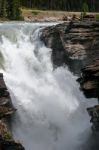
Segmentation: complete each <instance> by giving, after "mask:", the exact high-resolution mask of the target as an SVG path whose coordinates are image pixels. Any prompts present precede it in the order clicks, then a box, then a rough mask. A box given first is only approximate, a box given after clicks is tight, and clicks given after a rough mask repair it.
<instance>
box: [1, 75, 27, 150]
mask: <svg viewBox="0 0 99 150" xmlns="http://www.w3.org/2000/svg"><path fill="white" fill-rule="evenodd" d="M15 111H16V109H15V108H14V107H13V106H12V103H11V98H10V94H9V92H8V90H7V87H6V85H5V82H4V79H3V74H2V73H0V150H24V148H23V146H22V145H21V144H20V143H17V142H15V141H14V139H13V137H12V135H11V133H10V132H9V130H8V126H7V122H8V121H9V117H11V115H12V114H13V113H14V112H15Z"/></svg>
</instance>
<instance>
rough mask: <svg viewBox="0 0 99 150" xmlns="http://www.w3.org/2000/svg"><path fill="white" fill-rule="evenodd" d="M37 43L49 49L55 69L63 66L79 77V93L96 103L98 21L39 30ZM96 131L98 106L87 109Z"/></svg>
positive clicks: (98, 50)
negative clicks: (50, 49) (81, 92)
mask: <svg viewBox="0 0 99 150" xmlns="http://www.w3.org/2000/svg"><path fill="white" fill-rule="evenodd" d="M41 40H43V41H44V43H45V45H46V46H47V47H49V48H52V61H53V64H54V66H55V67H57V66H60V65H64V64H67V65H68V67H69V69H70V70H71V71H72V72H73V73H76V74H78V75H79V76H80V78H79V79H78V81H79V83H80V89H81V90H82V91H83V92H84V94H85V96H86V97H87V98H98V102H99V21H98V22H97V21H71V22H69V23H63V24H59V25H56V26H52V27H47V28H45V29H43V32H42V35H41ZM87 111H88V113H89V115H90V116H91V120H90V121H91V122H92V123H93V129H95V130H98V131H99V105H96V106H94V107H91V108H87Z"/></svg>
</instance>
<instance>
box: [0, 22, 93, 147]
mask: <svg viewBox="0 0 99 150" xmlns="http://www.w3.org/2000/svg"><path fill="white" fill-rule="evenodd" d="M47 25H48V24H47ZM47 25H46V24H40V23H38V24H29V23H28V24H27V23H26V24H22V23H21V24H18V23H17V24H16V23H12V24H10V23H9V24H8V23H7V24H5V25H1V27H2V28H1V29H0V36H1V43H0V54H1V55H2V57H3V67H2V65H1V71H2V72H3V73H4V77H5V81H6V84H7V86H8V88H9V90H10V93H11V97H12V101H13V104H14V106H15V107H16V108H17V109H18V110H17V112H16V114H15V116H14V118H13V124H12V131H13V135H14V137H15V139H17V140H20V141H21V142H22V143H23V145H24V146H25V148H26V150H80V149H81V145H82V144H83V143H84V142H85V141H86V140H87V138H88V136H89V134H90V132H89V128H90V124H89V121H88V120H89V118H88V116H87V113H86V107H87V105H88V102H87V101H86V99H85V98H84V96H83V95H82V93H81V92H80V91H79V86H78V84H77V82H76V77H75V76H73V75H72V73H70V72H69V70H68V68H67V67H60V68H57V69H55V70H53V65H52V62H51V49H49V48H46V47H45V46H44V44H43V43H42V42H41V41H40V39H39V34H40V29H41V27H44V26H47ZM82 139H83V140H82ZM81 150H83V148H82V149H81Z"/></svg>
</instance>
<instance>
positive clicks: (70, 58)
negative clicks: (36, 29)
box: [41, 21, 99, 73]
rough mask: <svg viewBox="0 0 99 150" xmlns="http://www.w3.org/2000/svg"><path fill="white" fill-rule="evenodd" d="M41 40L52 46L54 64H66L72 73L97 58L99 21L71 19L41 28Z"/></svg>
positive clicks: (98, 54) (98, 55) (98, 53)
mask: <svg viewBox="0 0 99 150" xmlns="http://www.w3.org/2000/svg"><path fill="white" fill-rule="evenodd" d="M41 40H43V41H44V43H45V45H46V46H47V47H49V48H52V61H53V64H54V66H61V65H63V64H67V65H68V66H69V69H70V70H71V71H72V72H74V73H81V71H80V70H81V69H82V68H83V67H84V66H85V65H87V64H89V63H91V62H92V61H93V60H94V59H95V60H96V59H98V58H99V22H95V21H72V22H70V23H63V24H59V25H56V26H52V27H47V28H45V29H43V32H42V35H41Z"/></svg>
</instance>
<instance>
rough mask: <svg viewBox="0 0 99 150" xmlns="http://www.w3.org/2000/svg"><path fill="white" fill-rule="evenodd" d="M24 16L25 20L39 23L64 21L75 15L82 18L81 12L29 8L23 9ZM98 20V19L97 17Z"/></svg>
mask: <svg viewBox="0 0 99 150" xmlns="http://www.w3.org/2000/svg"><path fill="white" fill-rule="evenodd" d="M21 12H22V16H23V17H24V18H33V19H36V20H37V21H39V20H40V19H46V18H50V17H53V18H57V19H59V20H62V18H63V16H73V15H74V14H75V15H76V16H77V17H80V15H81V12H67V11H56V10H39V9H37V8H34V9H29V8H21ZM87 14H95V15H96V14H98V13H87ZM97 18H98V17H97Z"/></svg>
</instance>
